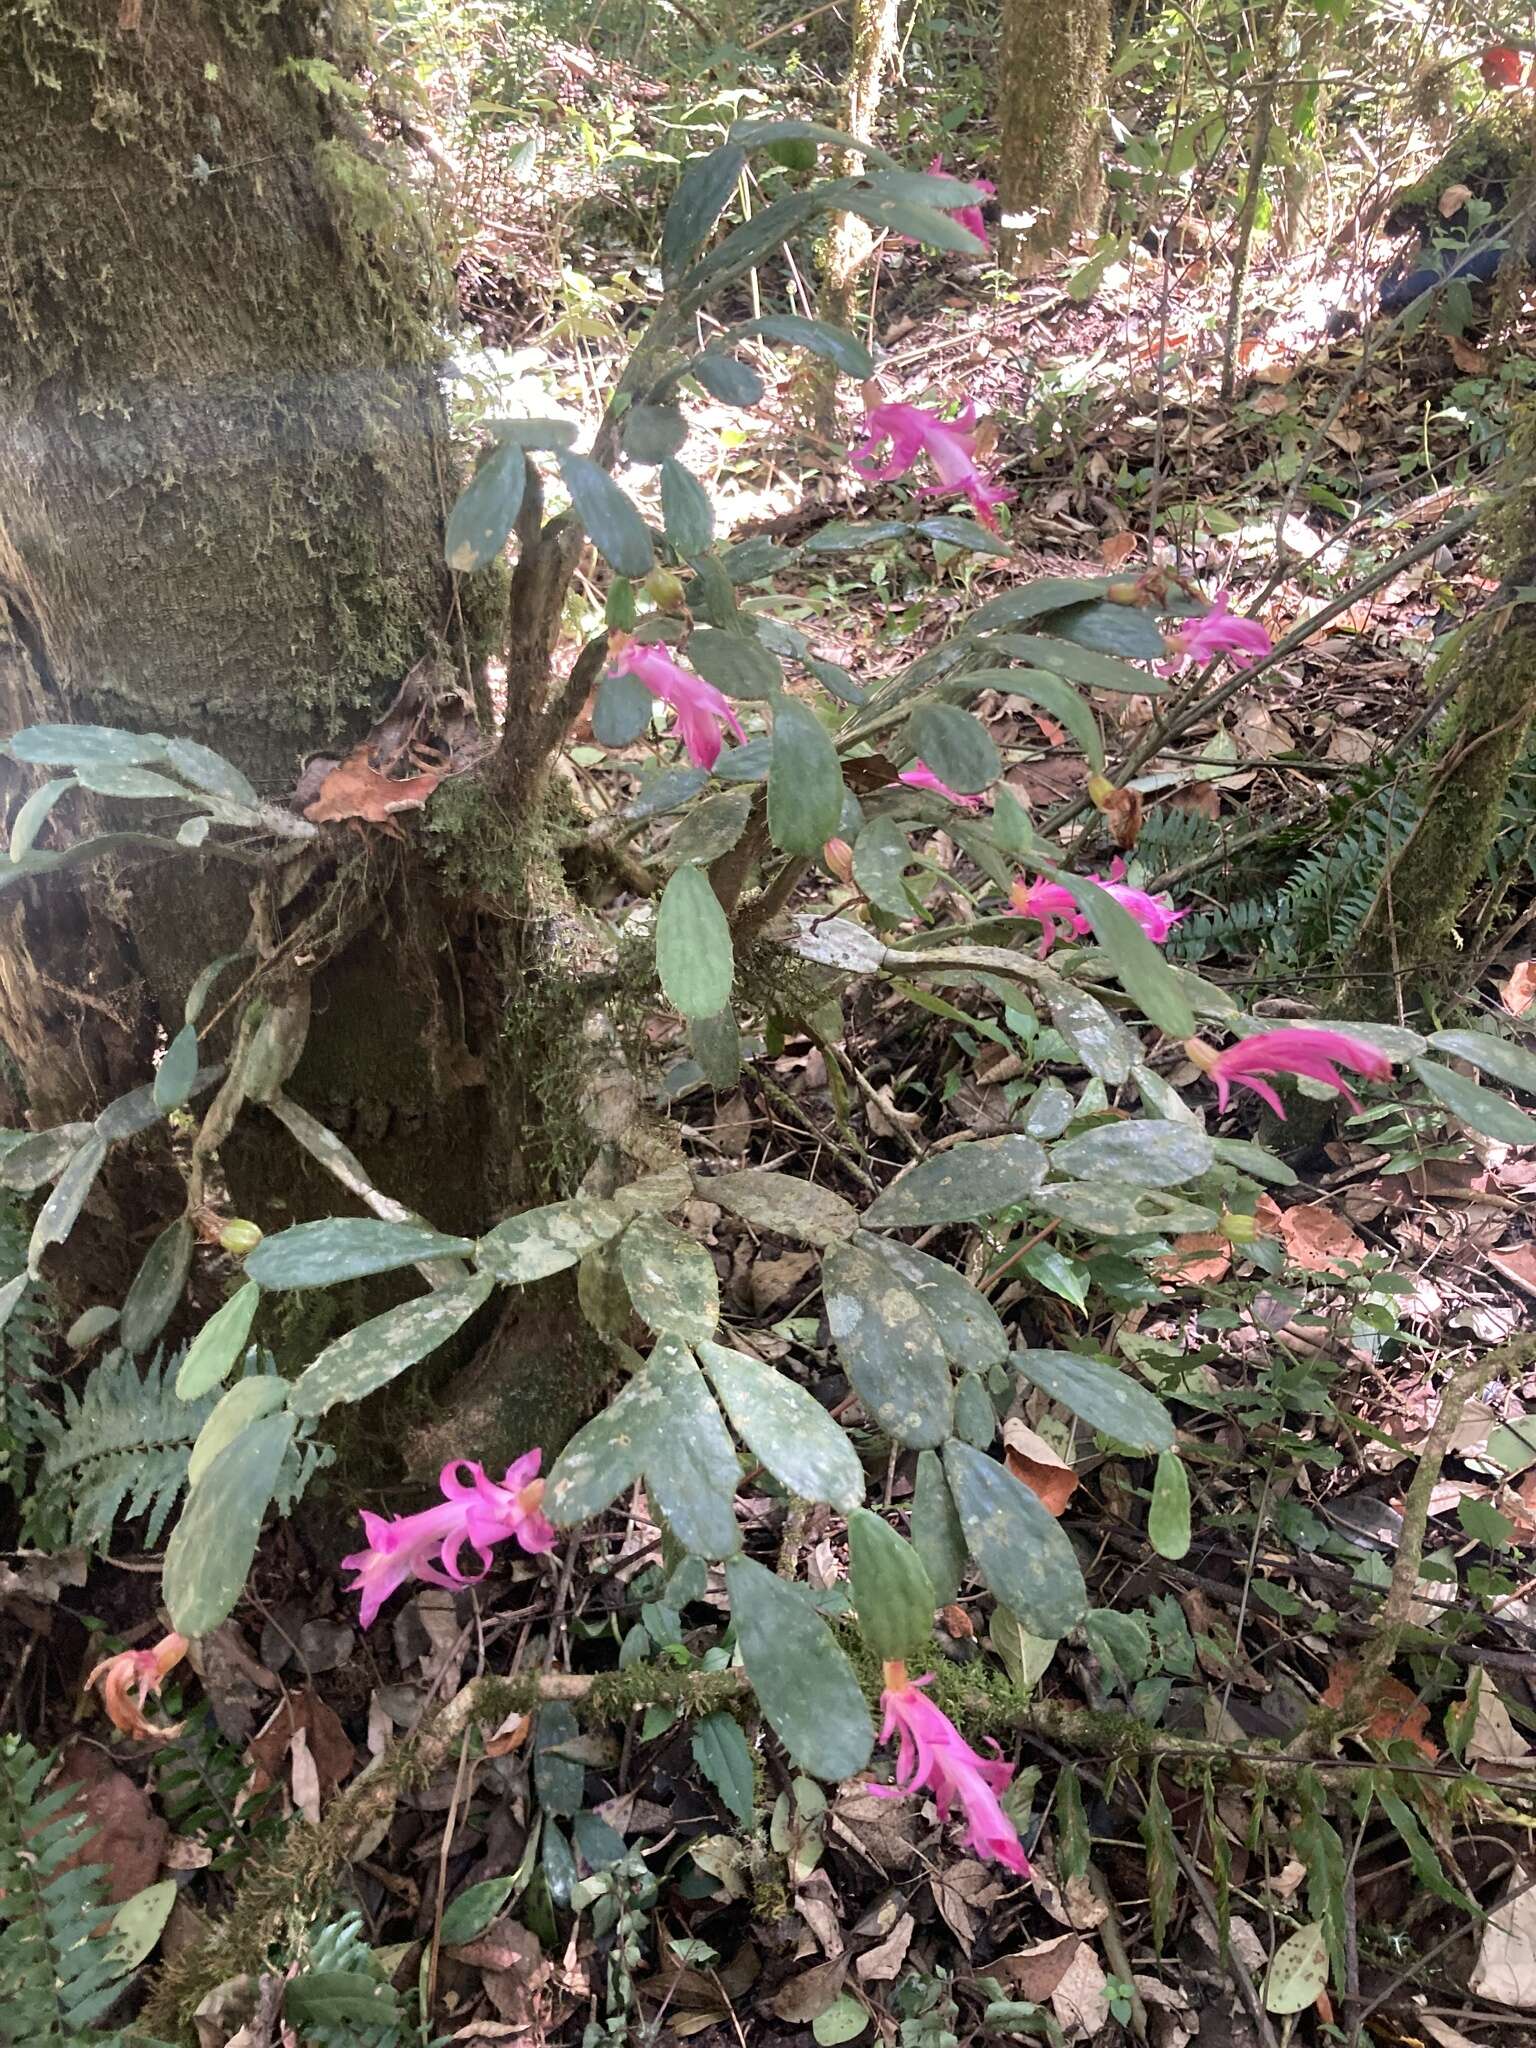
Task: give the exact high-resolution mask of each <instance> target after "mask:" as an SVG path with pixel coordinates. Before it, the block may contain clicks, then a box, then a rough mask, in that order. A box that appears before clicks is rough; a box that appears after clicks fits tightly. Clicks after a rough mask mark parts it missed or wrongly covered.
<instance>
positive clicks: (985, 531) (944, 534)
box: [917, 512, 1013, 556]
mask: <svg viewBox="0 0 1536 2048" xmlns="http://www.w3.org/2000/svg"><path fill="white" fill-rule="evenodd" d="M917 530H918V532H919V533H920V534H921V535H922V536H923V538H924V540H936V541H941V542H942V543H943V544H944V546H945V547H950V548H969V549H971V551H972V552H973V553H974V554H978V555H1005V556H1006V555H1011V554H1012V553H1013V549H1012V548H1011V547H1010V546H1009V544H1008V542H1007V541H1005V540H1004V539H1003V538H1002V536H1001V534H996V533H993V531H992V530H991V528H990V527H986V526H983V525H982V523H981V521H980V520H979V519H966V518H964V517H962V516H961V514H959V513H957V512H930V513H929V515H928V517H927V518H926V519H919V520H918V522H917Z"/></svg>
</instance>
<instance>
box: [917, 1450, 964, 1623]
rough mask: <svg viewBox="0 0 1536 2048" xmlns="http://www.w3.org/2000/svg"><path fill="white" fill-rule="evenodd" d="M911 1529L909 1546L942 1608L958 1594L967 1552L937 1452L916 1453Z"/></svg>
mask: <svg viewBox="0 0 1536 2048" xmlns="http://www.w3.org/2000/svg"><path fill="white" fill-rule="evenodd" d="M911 1528H912V1547H913V1549H914V1550H915V1551H916V1552H917V1554H918V1556H919V1557H920V1558H921V1559H922V1560H923V1565H924V1568H925V1569H926V1571H927V1573H928V1577H929V1579H930V1580H931V1582H932V1585H933V1597H934V1600H935V1602H936V1603H937V1605H938V1606H940V1607H946V1606H948V1604H949V1602H950V1601H951V1600H957V1599H958V1598H959V1597H960V1588H961V1586H962V1585H963V1584H964V1581H965V1568H966V1565H967V1564H968V1563H969V1561H970V1554H969V1552H968V1551H967V1550H966V1547H965V1532H964V1530H963V1529H962V1528H961V1527H960V1517H959V1516H958V1515H957V1514H956V1513H955V1503H954V1501H953V1500H952V1499H951V1497H950V1492H949V1481H948V1480H947V1479H946V1478H945V1477H944V1467H943V1464H942V1463H941V1462H940V1459H939V1454H938V1452H937V1451H919V1452H918V1454H917V1482H916V1485H915V1486H914V1488H913V1492H912V1516H911Z"/></svg>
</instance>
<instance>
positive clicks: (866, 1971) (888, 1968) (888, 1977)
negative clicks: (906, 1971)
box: [853, 1913, 917, 1984]
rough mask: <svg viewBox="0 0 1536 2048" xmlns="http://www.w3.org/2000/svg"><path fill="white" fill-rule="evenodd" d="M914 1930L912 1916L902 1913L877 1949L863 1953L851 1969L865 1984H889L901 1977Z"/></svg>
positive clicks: (915, 1924)
mask: <svg viewBox="0 0 1536 2048" xmlns="http://www.w3.org/2000/svg"><path fill="white" fill-rule="evenodd" d="M916 1928H917V1922H916V1921H915V1920H914V1919H913V1917H912V1915H911V1914H910V1913H903V1914H902V1916H901V1918H900V1919H899V1920H898V1921H897V1922H896V1925H895V1926H894V1927H893V1928H892V1929H891V1931H890V1933H889V1934H888V1935H887V1936H886V1937H885V1939H884V1941H882V1942H881V1943H880V1944H879V1946H878V1947H877V1948H870V1949H866V1950H865V1951H864V1953H863V1955H861V1956H860V1957H859V1959H858V1961H857V1962H856V1963H855V1964H854V1966H853V1967H854V1968H855V1969H856V1970H857V1971H858V1973H859V1975H860V1977H862V1978H863V1980H864V1982H865V1983H866V1984H890V1983H893V1982H894V1981H895V1980H896V1978H898V1977H899V1976H900V1975H901V1969H902V1965H903V1964H904V1963H905V1962H906V1960H907V1950H908V1949H909V1948H910V1947H911V1946H912V1936H913V1934H914V1932H915V1931H916Z"/></svg>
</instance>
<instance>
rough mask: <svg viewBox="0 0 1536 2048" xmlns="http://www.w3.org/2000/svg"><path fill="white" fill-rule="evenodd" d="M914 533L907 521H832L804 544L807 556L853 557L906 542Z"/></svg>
mask: <svg viewBox="0 0 1536 2048" xmlns="http://www.w3.org/2000/svg"><path fill="white" fill-rule="evenodd" d="M911 531H912V529H911V527H910V526H909V525H908V524H907V522H906V520H905V519H833V520H829V521H828V523H827V524H826V525H825V526H818V527H817V529H816V531H815V532H814V533H812V534H809V535H808V536H807V537H806V539H805V541H804V542H803V544H802V545H803V546H804V549H805V552H806V553H807V554H808V555H851V554H854V553H856V552H857V551H858V549H860V548H878V547H883V546H884V545H885V543H886V542H887V541H893V540H904V539H905V538H906V536H907V535H908V534H909V533H910V532H911Z"/></svg>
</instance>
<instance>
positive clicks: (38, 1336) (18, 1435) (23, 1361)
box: [0, 1193, 51, 1494]
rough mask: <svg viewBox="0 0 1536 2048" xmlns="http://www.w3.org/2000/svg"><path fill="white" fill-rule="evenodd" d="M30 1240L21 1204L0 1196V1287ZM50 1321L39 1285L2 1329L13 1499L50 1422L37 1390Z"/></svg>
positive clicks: (3, 1470)
mask: <svg viewBox="0 0 1536 2048" xmlns="http://www.w3.org/2000/svg"><path fill="white" fill-rule="evenodd" d="M29 1235H30V1230H29V1226H28V1222H27V1217H26V1212H25V1209H24V1208H23V1206H22V1203H21V1201H20V1200H19V1198H18V1197H17V1196H15V1195H13V1194H9V1193H0V1287H3V1286H4V1285H5V1283H6V1282H7V1281H8V1280H14V1279H15V1277H16V1275H17V1274H18V1273H20V1272H21V1271H22V1270H23V1268H24V1267H25V1265H26V1263H27V1239H28V1237H29ZM50 1321H51V1318H50V1314H49V1308H48V1297H47V1294H46V1292H45V1290H44V1288H43V1287H42V1284H41V1283H40V1282H39V1283H38V1284H36V1285H34V1286H31V1287H28V1288H26V1289H25V1290H24V1291H23V1293H22V1297H21V1299H20V1301H18V1302H17V1304H16V1306H15V1307H14V1308H13V1309H12V1310H11V1313H10V1315H9V1317H8V1318H7V1320H6V1323H5V1327H4V1328H3V1329H0V1478H3V1479H4V1480H5V1481H6V1483H7V1484H8V1485H9V1486H10V1487H11V1489H12V1491H13V1492H15V1493H17V1494H20V1493H22V1492H23V1491H24V1487H25V1480H26V1464H27V1457H28V1453H29V1452H30V1451H32V1450H33V1449H34V1448H35V1447H36V1445H37V1444H39V1443H40V1442H41V1441H42V1437H43V1432H44V1429H45V1428H46V1425H47V1422H48V1410H47V1409H46V1408H45V1407H44V1406H43V1404H42V1402H41V1401H39V1400H38V1398H37V1388H38V1386H39V1385H40V1383H41V1382H42V1381H43V1380H44V1378H45V1377H46V1376H47V1367H48V1341H49V1326H50Z"/></svg>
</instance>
